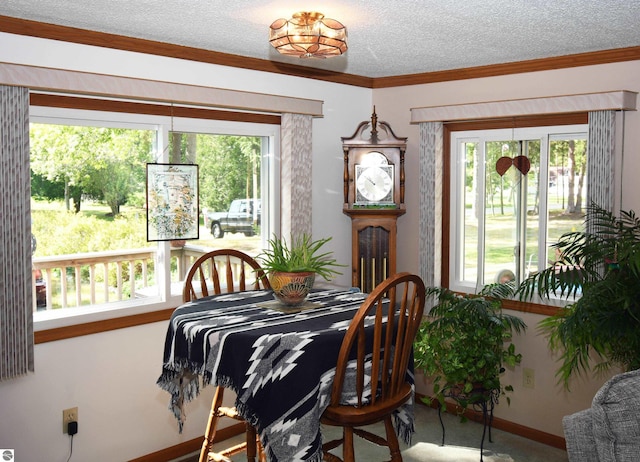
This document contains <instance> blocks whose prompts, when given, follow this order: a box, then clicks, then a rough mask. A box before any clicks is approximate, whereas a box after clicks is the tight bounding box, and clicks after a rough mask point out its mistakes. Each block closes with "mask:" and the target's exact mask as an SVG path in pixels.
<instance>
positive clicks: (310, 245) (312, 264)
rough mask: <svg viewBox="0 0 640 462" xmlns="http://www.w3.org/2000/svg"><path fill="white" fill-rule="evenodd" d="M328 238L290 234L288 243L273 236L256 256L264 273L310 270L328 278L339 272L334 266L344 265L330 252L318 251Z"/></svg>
mask: <svg viewBox="0 0 640 462" xmlns="http://www.w3.org/2000/svg"><path fill="white" fill-rule="evenodd" d="M330 240H331V238H330V237H327V238H323V239H317V240H313V239H312V238H311V236H309V235H308V234H302V235H300V236H291V239H290V244H288V243H287V241H286V240H285V239H281V238H278V237H275V236H274V237H273V238H272V239H269V241H268V242H269V248H268V249H266V250H264V251H263V252H262V253H261V254H260V255H258V256H257V257H256V258H257V259H258V261H259V262H260V264H261V266H262V268H263V269H264V271H265V272H266V273H274V272H285V273H301V272H312V273H316V274H317V275H319V276H322V277H323V278H324V279H325V280H329V279H330V278H331V277H332V276H336V275H338V274H341V273H340V272H339V271H337V270H336V269H335V268H337V267H340V266H345V265H341V264H339V263H338V262H337V261H336V260H335V259H334V258H333V257H332V255H333V254H332V252H323V253H320V252H319V251H320V248H321V247H322V246H323V245H324V244H326V243H327V242H329V241H330Z"/></svg>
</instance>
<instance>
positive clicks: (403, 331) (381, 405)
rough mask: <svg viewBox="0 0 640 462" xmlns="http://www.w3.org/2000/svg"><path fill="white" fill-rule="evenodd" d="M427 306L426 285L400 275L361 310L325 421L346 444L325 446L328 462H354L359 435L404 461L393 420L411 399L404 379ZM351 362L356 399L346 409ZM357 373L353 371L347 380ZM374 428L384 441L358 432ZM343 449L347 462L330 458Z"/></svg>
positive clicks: (345, 345) (348, 339) (346, 340)
mask: <svg viewBox="0 0 640 462" xmlns="http://www.w3.org/2000/svg"><path fill="white" fill-rule="evenodd" d="M424 305H425V287H424V283H423V282H422V279H420V277H419V276H416V275H414V274H409V273H399V274H396V275H394V276H391V277H389V278H388V279H386V280H384V281H383V282H382V283H380V284H379V285H378V286H377V287H376V288H375V289H374V290H373V292H371V294H369V296H368V297H367V298H366V299H365V301H364V302H363V304H362V306H361V307H360V308H359V309H358V312H357V313H356V315H355V316H354V318H353V320H352V321H351V323H350V325H349V328H348V329H347V332H346V334H345V336H344V339H343V341H342V346H341V348H340V353H339V355H338V360H337V366H336V375H335V378H334V381H333V388H332V390H331V398H330V403H329V406H328V407H327V408H326V409H325V411H324V413H323V414H322V417H321V422H322V423H323V424H325V425H331V426H340V427H343V431H342V438H340V439H337V440H333V441H329V442H327V443H324V444H323V447H322V448H323V453H324V460H328V461H340V460H344V461H345V462H353V461H354V460H355V456H354V447H353V436H354V434H355V435H357V436H359V437H362V438H365V439H367V440H368V441H371V442H373V443H376V444H378V445H380V446H387V447H388V448H389V452H390V453H391V461H392V462H399V461H402V456H401V454H400V447H399V445H398V438H397V436H396V432H395V430H394V428H393V424H392V415H393V412H394V411H395V410H396V409H399V408H400V407H401V406H402V405H403V404H404V403H406V402H407V401H408V400H409V399H410V398H411V397H412V393H413V392H412V385H411V383H410V382H408V381H407V377H406V373H407V368H408V367H409V361H410V360H411V358H412V348H413V340H414V338H415V336H416V332H417V331H418V327H419V326H420V323H421V321H422V314H423V312H424ZM396 310H397V311H396ZM371 322H373V327H368V328H367V329H365V323H366V325H367V326H369V323H371ZM369 360H370V363H369V365H370V369H368V370H367V368H366V366H367V363H368V361H369ZM354 361H355V365H354ZM350 362H351V365H350V367H355V380H354V382H355V389H351V387H353V384H351V380H350V385H349V387H350V388H349V391H351V392H355V394H356V396H355V397H354V398H353V400H352V401H354V402H349V403H348V404H342V403H341V397H342V394H343V390H344V391H347V388H346V386H345V378H346V377H347V367H348V366H347V364H348V363H350ZM353 373H354V370H353V369H351V370H350V372H349V375H351V374H353ZM368 377H370V380H369V379H368ZM368 382H370V383H368ZM369 390H370V393H369ZM350 396H351V395H350ZM350 401H351V400H350ZM356 401H357V402H356ZM376 422H384V427H385V433H386V438H383V437H382V436H378V435H375V434H373V433H371V432H369V431H365V430H364V429H361V428H359V427H362V426H365V425H370V424H373V423H376ZM341 444H342V446H343V450H342V454H343V455H342V457H343V459H340V458H339V457H338V456H336V455H334V454H331V453H330V452H329V451H330V450H332V449H335V448H336V447H338V446H340V445H341Z"/></svg>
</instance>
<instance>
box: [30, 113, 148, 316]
mask: <svg viewBox="0 0 640 462" xmlns="http://www.w3.org/2000/svg"><path fill="white" fill-rule="evenodd" d="M30 137H31V141H30V142H31V171H32V212H31V216H32V231H33V235H34V238H35V242H36V246H35V252H34V256H33V261H34V275H35V278H34V279H35V280H36V299H37V306H38V309H45V308H49V309H51V308H60V307H67V306H81V305H92V304H98V303H109V302H118V301H121V300H129V299H133V298H136V297H138V296H139V293H138V291H144V290H147V291H148V290H149V289H148V288H149V287H155V286H156V283H155V278H154V256H155V248H154V247H151V248H149V244H148V243H147V241H146V214H145V209H144V207H145V166H146V163H147V162H150V161H152V160H153V153H154V152H155V145H156V142H155V140H156V133H155V132H154V131H150V130H134V129H126V128H107V127H91V126H72V125H53V124H37V123H34V124H31V133H30ZM155 293H157V289H155Z"/></svg>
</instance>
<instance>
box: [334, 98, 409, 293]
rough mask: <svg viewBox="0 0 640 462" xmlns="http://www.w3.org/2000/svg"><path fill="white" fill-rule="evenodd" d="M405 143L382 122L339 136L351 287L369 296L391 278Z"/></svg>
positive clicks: (401, 204) (374, 118) (362, 125)
mask: <svg viewBox="0 0 640 462" xmlns="http://www.w3.org/2000/svg"><path fill="white" fill-rule="evenodd" d="M406 145H407V139H406V138H399V137H397V136H396V135H395V134H394V133H393V130H391V127H390V126H389V124H387V123H386V122H382V121H380V122H378V117H377V115H376V112H375V107H374V109H373V114H372V115H371V120H370V121H364V122H361V123H360V125H358V128H357V129H356V131H355V133H354V134H353V136H351V137H342V150H343V154H344V206H343V209H342V212H343V213H344V214H346V215H348V216H349V217H350V218H351V271H352V277H351V281H352V285H353V286H354V287H359V288H360V290H362V291H363V292H366V293H368V292H371V291H372V290H373V289H374V288H375V287H376V286H377V285H378V284H379V283H380V282H382V281H383V280H384V279H386V278H387V277H389V276H391V275H393V274H395V273H396V243H397V220H398V217H399V216H401V215H403V214H404V213H405V206H404V154H405V150H406Z"/></svg>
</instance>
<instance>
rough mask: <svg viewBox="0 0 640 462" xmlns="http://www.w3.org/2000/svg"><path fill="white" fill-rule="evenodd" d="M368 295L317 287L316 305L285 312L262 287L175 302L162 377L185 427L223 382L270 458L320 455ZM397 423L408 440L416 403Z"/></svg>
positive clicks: (303, 458)
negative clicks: (188, 407)
mask: <svg viewBox="0 0 640 462" xmlns="http://www.w3.org/2000/svg"><path fill="white" fill-rule="evenodd" d="M365 298H366V294H363V293H359V292H353V291H348V290H337V289H329V290H314V291H313V292H312V293H311V294H310V295H309V299H308V301H309V302H310V303H311V304H312V305H311V306H313V309H307V310H302V311H300V312H287V311H284V312H283V311H280V310H276V309H269V308H268V306H269V302H271V301H272V300H273V295H272V293H271V291H263V290H260V291H248V292H237V293H231V294H223V295H216V296H213V297H206V298H203V299H200V300H196V301H193V302H190V303H187V304H185V305H182V306H180V307H178V308H177V309H176V310H175V312H174V313H173V315H172V316H171V320H170V323H169V329H168V332H167V337H166V341H165V348H164V364H163V370H162V375H161V376H160V378H159V379H158V382H157V383H158V385H159V386H160V387H161V388H163V389H164V390H166V391H168V392H169V393H170V394H171V402H170V409H171V410H172V411H173V413H174V415H175V416H176V418H177V419H178V424H179V428H180V430H182V426H183V424H184V421H185V415H184V407H183V406H184V403H185V402H187V401H190V400H192V399H194V398H195V397H196V396H197V395H198V393H199V391H200V387H202V386H206V385H208V384H214V385H222V386H225V387H228V388H230V389H233V390H234V391H235V392H236V394H237V400H236V406H237V408H238V410H239V412H240V413H241V414H242V415H243V417H244V418H245V419H247V420H248V421H249V422H251V423H252V424H253V425H254V426H255V427H256V429H257V431H258V432H259V434H260V439H261V441H262V443H263V446H264V447H265V451H266V452H267V457H268V459H269V460H270V461H282V462H284V461H287V462H289V461H313V462H316V461H318V462H319V461H321V460H322V448H321V444H322V437H321V433H320V416H321V415H322V412H323V411H324V409H325V408H326V406H327V404H328V399H329V395H330V391H331V385H332V383H333V377H334V373H335V365H336V360H337V357H338V351H339V350H340V345H341V343H342V338H343V337H344V332H345V331H346V329H347V327H348V326H349V323H350V321H351V319H352V318H353V315H354V314H355V312H356V311H357V310H358V308H359V307H360V305H361V304H362V302H363V300H364V299H365ZM411 380H413V377H411ZM344 399H348V397H344ZM394 423H395V424H396V429H397V431H398V435H399V436H400V437H401V438H403V439H404V441H406V442H409V441H410V438H411V434H412V433H413V406H412V403H410V404H409V405H407V406H405V407H404V408H403V409H402V410H401V411H400V412H398V413H396V415H395V419H394Z"/></svg>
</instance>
